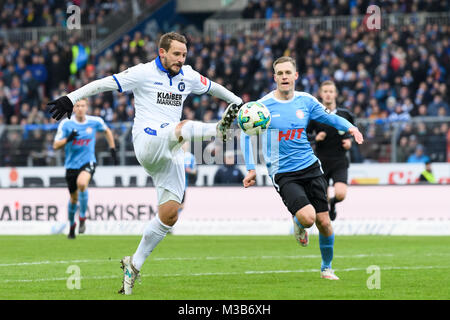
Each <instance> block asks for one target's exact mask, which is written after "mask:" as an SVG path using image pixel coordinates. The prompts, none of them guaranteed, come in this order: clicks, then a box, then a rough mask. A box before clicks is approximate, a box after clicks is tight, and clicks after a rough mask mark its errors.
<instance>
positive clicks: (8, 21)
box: [0, 0, 126, 30]
mask: <svg viewBox="0 0 450 320" xmlns="http://www.w3.org/2000/svg"><path fill="white" fill-rule="evenodd" d="M2 2H3V4H2V7H1V8H0V9H1V11H0V21H1V22H0V29H3V30H5V29H14V28H32V27H56V26H59V27H65V26H66V25H67V14H66V11H67V7H68V6H69V5H76V6H78V7H79V8H80V13H81V17H80V18H81V19H80V20H81V21H80V22H81V24H95V25H98V24H101V23H102V21H103V20H104V19H105V17H106V16H107V15H108V14H111V13H120V12H123V11H124V10H125V9H126V4H125V0H95V1H81V0H72V1H70V2H69V3H68V1H60V0H35V1H24V0H6V1H2Z"/></svg>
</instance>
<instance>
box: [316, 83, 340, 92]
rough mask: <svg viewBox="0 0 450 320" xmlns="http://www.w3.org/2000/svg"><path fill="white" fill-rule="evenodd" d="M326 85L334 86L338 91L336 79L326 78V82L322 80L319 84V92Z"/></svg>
mask: <svg viewBox="0 0 450 320" xmlns="http://www.w3.org/2000/svg"><path fill="white" fill-rule="evenodd" d="M325 86H334V89H335V90H336V93H338V88H337V86H336V83H334V81H332V80H325V81H324V82H322V83H321V84H320V86H319V92H320V91H322V87H325Z"/></svg>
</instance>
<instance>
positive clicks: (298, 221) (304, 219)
mask: <svg viewBox="0 0 450 320" xmlns="http://www.w3.org/2000/svg"><path fill="white" fill-rule="evenodd" d="M315 216H316V211H315V210H314V207H313V206H312V205H310V204H308V205H306V206H304V207H303V208H301V209H300V210H298V211H297V212H296V214H295V215H294V217H293V220H294V236H295V239H296V240H297V242H298V243H299V244H300V245H301V246H303V247H306V246H307V245H308V244H309V237H308V231H307V230H306V228H310V227H311V226H312V225H313V224H314V221H315Z"/></svg>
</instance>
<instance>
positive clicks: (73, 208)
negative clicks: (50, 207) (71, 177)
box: [69, 200, 78, 226]
mask: <svg viewBox="0 0 450 320" xmlns="http://www.w3.org/2000/svg"><path fill="white" fill-rule="evenodd" d="M77 209H78V206H77V204H76V203H72V202H70V200H69V221H70V226H73V225H74V224H75V213H77Z"/></svg>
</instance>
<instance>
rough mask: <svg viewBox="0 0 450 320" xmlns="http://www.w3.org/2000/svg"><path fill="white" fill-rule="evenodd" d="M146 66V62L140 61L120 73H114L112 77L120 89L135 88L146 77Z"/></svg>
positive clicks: (121, 90)
mask: <svg viewBox="0 0 450 320" xmlns="http://www.w3.org/2000/svg"><path fill="white" fill-rule="evenodd" d="M144 68H145V66H144V64H142V63H140V64H138V65H135V66H134V67H131V68H128V69H127V70H124V71H122V72H120V73H117V74H114V75H113V76H112V77H113V79H114V80H115V81H116V83H117V88H118V91H119V92H123V91H129V90H133V89H134V88H136V87H137V86H138V85H139V84H140V83H142V82H143V81H144V77H145V70H144Z"/></svg>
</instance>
